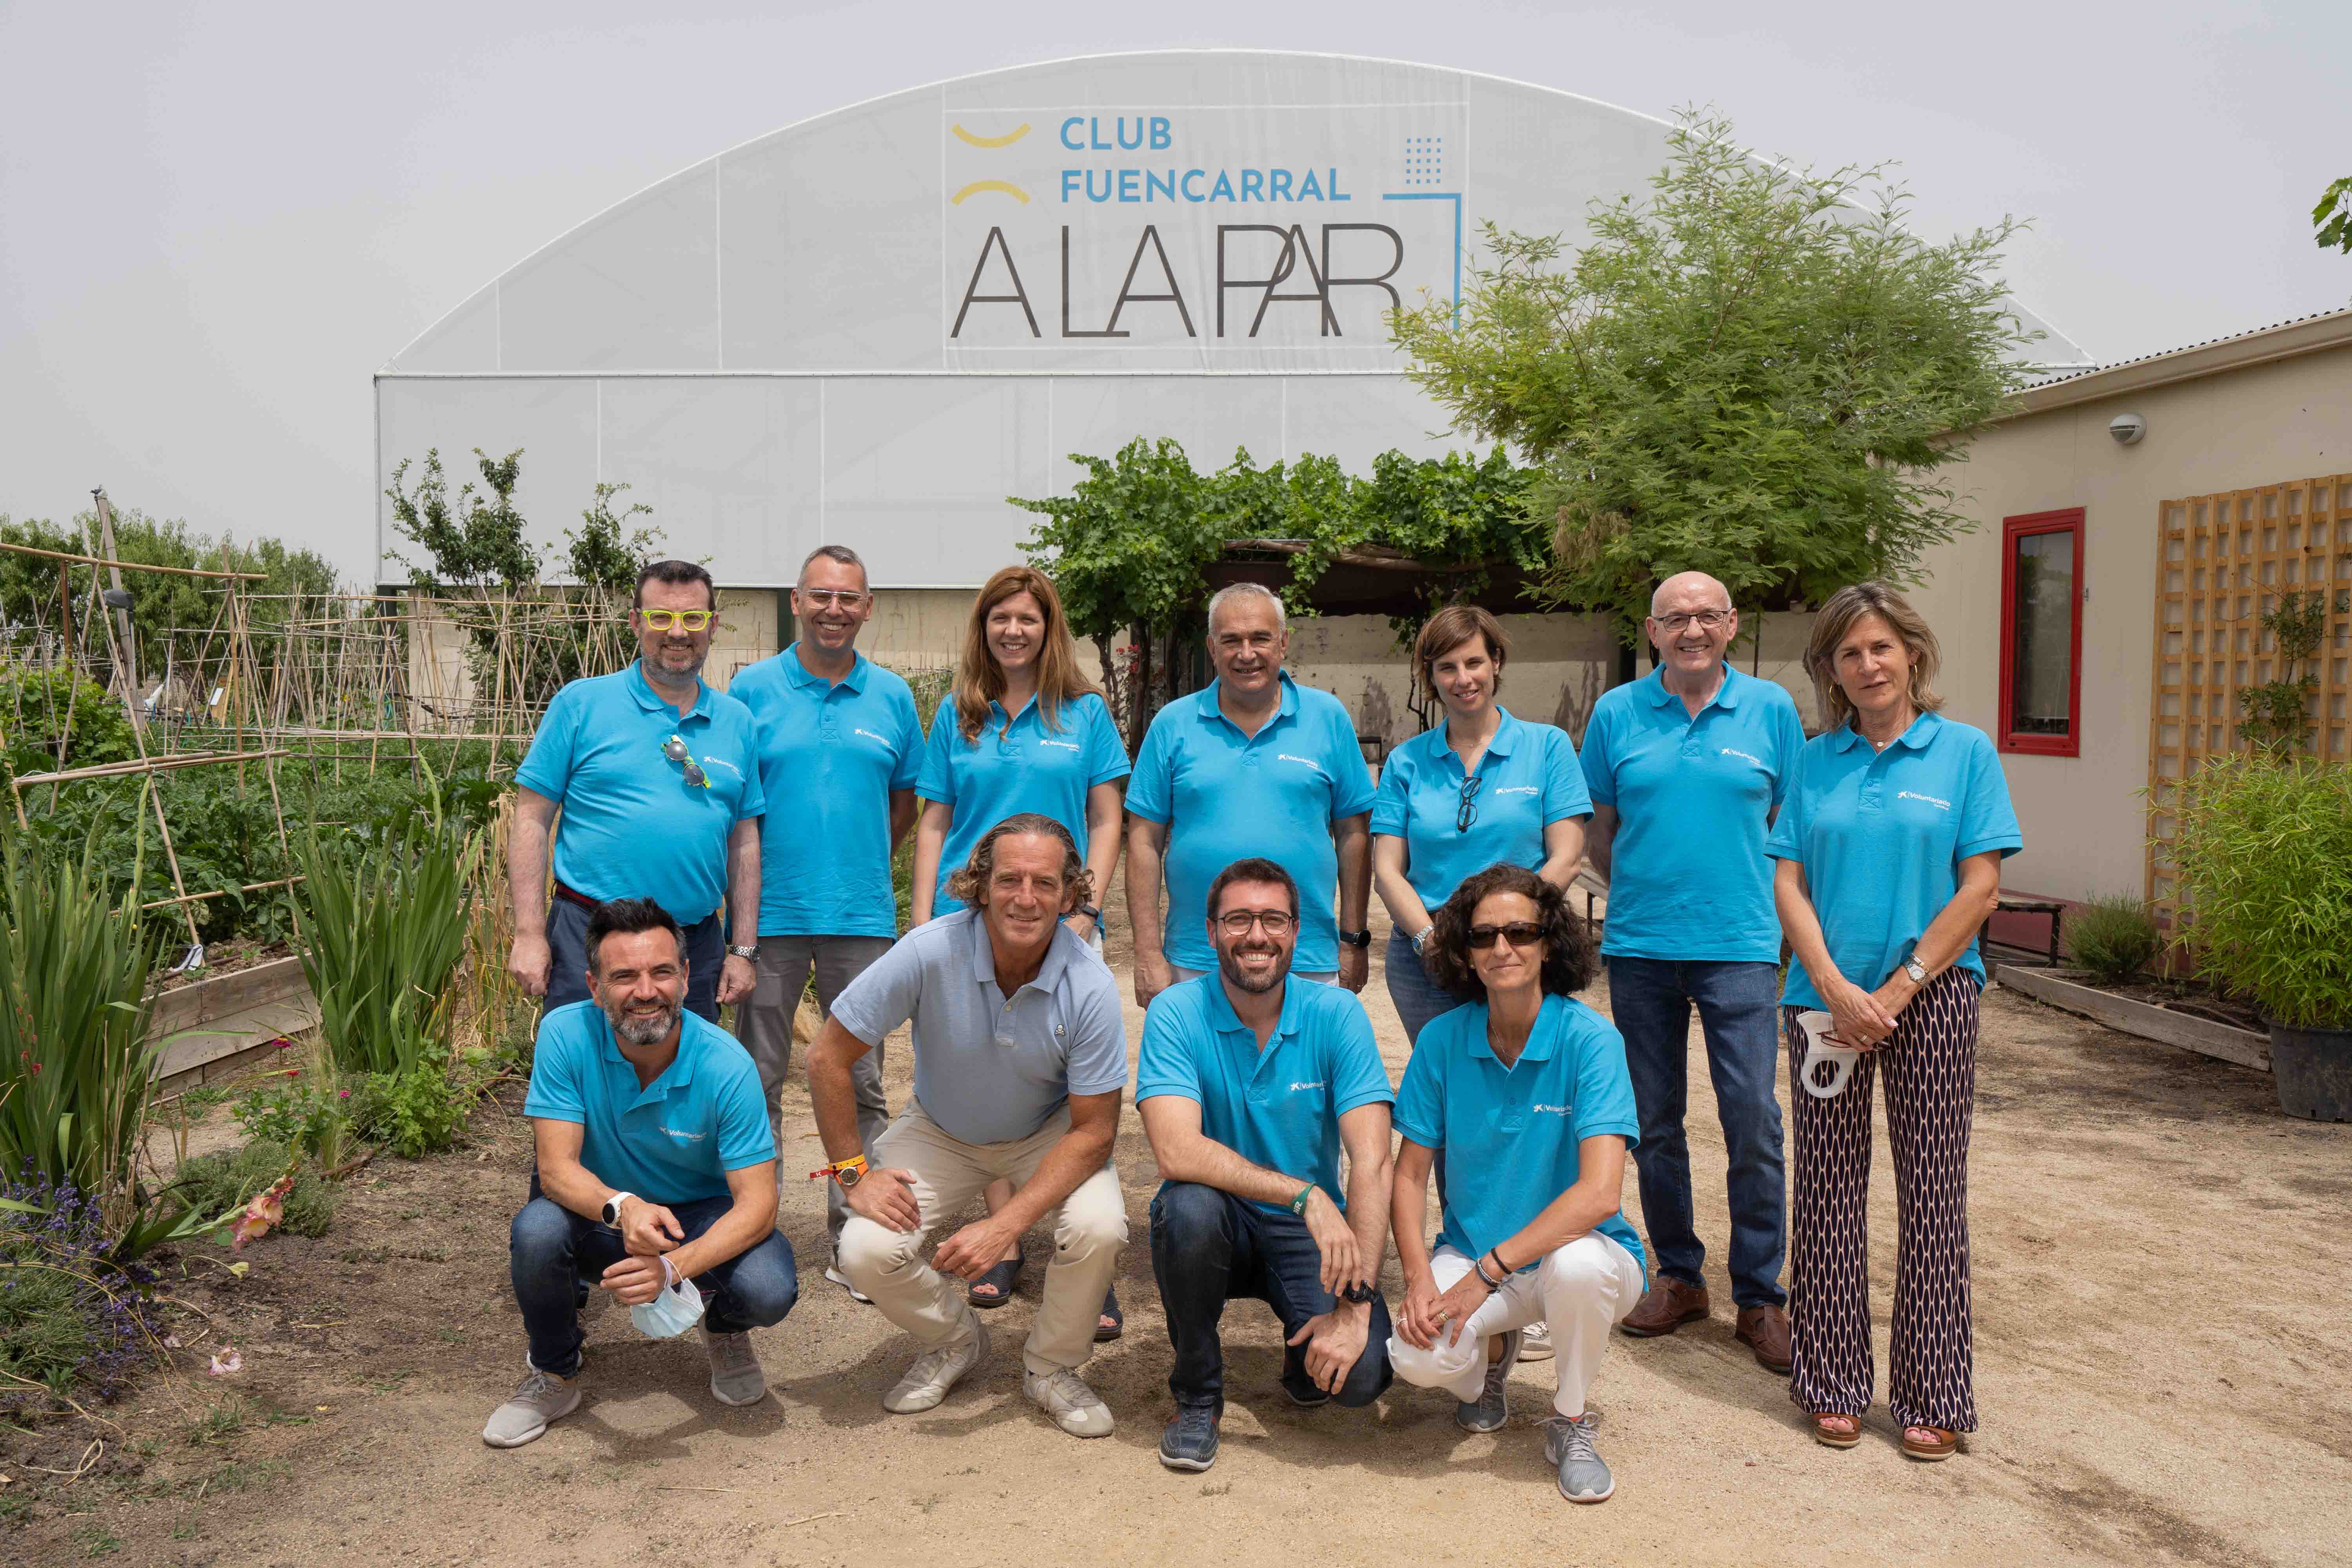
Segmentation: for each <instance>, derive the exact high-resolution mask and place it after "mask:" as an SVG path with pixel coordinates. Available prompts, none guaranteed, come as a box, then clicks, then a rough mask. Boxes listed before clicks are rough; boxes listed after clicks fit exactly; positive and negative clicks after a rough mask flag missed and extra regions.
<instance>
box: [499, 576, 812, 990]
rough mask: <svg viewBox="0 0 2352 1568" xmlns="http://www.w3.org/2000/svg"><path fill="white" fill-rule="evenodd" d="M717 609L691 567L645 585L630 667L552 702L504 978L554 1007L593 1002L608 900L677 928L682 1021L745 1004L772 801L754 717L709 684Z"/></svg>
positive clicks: (510, 868)
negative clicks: (661, 915) (766, 815)
mask: <svg viewBox="0 0 2352 1568" xmlns="http://www.w3.org/2000/svg"><path fill="white" fill-rule="evenodd" d="M717 605H718V593H717V590H716V589H715V588H714V587H713V586H712V585H711V582H710V574H709V573H708V572H706V571H704V570H703V569H702V568H701V567H699V566H698V565H696V564H694V563H692V562H690V561H656V562H655V563H653V564H651V565H650V566H647V567H646V569H645V570H644V571H642V572H640V573H638V574H637V591H636V600H635V607H634V608H633V609H631V610H630V612H629V626H630V627H631V629H632V630H634V631H635V633H636V634H637V650H638V657H637V660H636V662H635V664H632V665H630V666H629V668H626V669H624V670H620V671H618V672H616V673H614V674H612V675H600V676H596V677H594V678H593V679H586V680H575V681H572V682H571V683H570V684H569V685H567V686H565V687H564V689H562V690H561V691H559V692H557V693H556V694H555V700H554V701H552V702H551V703H549V704H548V705H547V712H546V714H545V715H544V716H543V717H542V718H541V720H540V722H539V730H538V731H537V733H535V734H533V735H532V736H531V741H530V753H529V754H528V755H526V756H525V757H524V758H523V762H522V766H521V767H520V769H519V770H517V772H516V773H515V784H516V785H517V788H516V791H515V795H516V804H515V820H514V828H513V832H512V835H511V837H509V841H508V848H507V877H508V880H509V882H510V883H511V884H512V887H513V890H514V924H515V940H514V950H513V952H511V953H510V954H509V956H508V959H507V970H508V972H509V973H511V974H513V975H514V977H515V978H516V979H517V980H519V981H520V982H521V983H522V985H523V989H525V990H526V991H528V992H530V994H532V995H534V996H544V997H545V998H546V999H547V1005H548V1006H549V1007H550V1008H555V1007H560V1006H562V1005H564V1004H565V1003H568V1002H578V1001H581V1000H583V999H584V998H585V997H586V996H587V995H588V949H587V935H588V917H589V916H590V915H591V914H593V913H594V912H595V910H596V908H597V906H598V905H600V904H603V903H604V902H606V901H607V900H613V899H651V900H653V901H654V902H655V903H657V904H659V905H660V906H661V907H662V908H663V909H664V910H667V911H668V912H669V915H670V917H671V918H672V919H673V920H675V921H677V923H678V925H679V926H680V927H681V928H683V929H684V931H685V932H686V960H687V991H686V1005H687V1008H688V1011H690V1012H693V1013H695V1014H697V1015H698V1016H701V1017H703V1018H706V1019H708V1020H709V1021H710V1022H712V1023H716V1022H718V1020H719V1008H720V1007H721V1006H722V1005H727V1004H730V1003H734V1002H740V1001H742V1000H743V999H744V998H746V997H748V996H749V995H751V985H752V980H753V975H754V966H755V964H756V963H757V960H758V958H759V952H760V949H759V934H758V933H759V929H760V817H761V814H762V813H763V812H765V811H766V810H767V802H766V797H765V795H764V794H763V793H762V791H761V787H760V765H759V743H758V739H757V727H756V726H755V725H754V724H753V723H752V721H751V710H749V709H747V708H745V707H744V706H743V704H741V703H740V702H738V701H737V700H735V699H733V698H732V697H730V696H728V695H727V694H726V693H725V692H723V691H717V690H713V689H711V688H710V687H709V686H706V685H704V684H703V681H702V661H703V660H704V659H705V658H709V654H710V631H711V627H712V626H713V625H715V624H716V622H717V619H718V617H717V615H716V606H717ZM558 810H561V811H562V814H563V816H562V826H560V827H559V826H557V824H556V813H557V812H558ZM551 836H552V837H553V840H554V846H555V879H554V882H553V884H552V892H553V897H552V899H551V900H550V901H548V902H546V903H542V902H541V894H542V889H549V888H550V883H549V881H548V843H549V839H550V837H551ZM722 906H723V907H722ZM728 931H732V932H733V940H734V942H736V943H737V944H739V945H734V946H728V945H726V944H727V942H728V935H727V932H728ZM722 948H723V949H724V953H723V956H722V952H721V950H722Z"/></svg>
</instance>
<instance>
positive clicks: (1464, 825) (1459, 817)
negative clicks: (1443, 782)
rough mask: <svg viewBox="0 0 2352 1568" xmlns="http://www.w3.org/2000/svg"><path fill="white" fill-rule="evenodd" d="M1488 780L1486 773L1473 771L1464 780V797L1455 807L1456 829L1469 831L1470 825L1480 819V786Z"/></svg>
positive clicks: (1463, 831)
mask: <svg viewBox="0 0 2352 1568" xmlns="http://www.w3.org/2000/svg"><path fill="white" fill-rule="evenodd" d="M1485 783H1486V775H1485V774H1484V773H1472V774H1471V775H1470V776H1469V777H1468V778H1465V779H1464V780H1463V781H1462V799H1461V801H1460V802H1459V803H1458V804H1457V805H1455V806H1454V832H1456V833H1467V832H1469V831H1470V825H1471V824H1472V823H1474V822H1475V821H1477V820H1478V800H1477V795H1478V786H1479V785H1480V784H1485Z"/></svg>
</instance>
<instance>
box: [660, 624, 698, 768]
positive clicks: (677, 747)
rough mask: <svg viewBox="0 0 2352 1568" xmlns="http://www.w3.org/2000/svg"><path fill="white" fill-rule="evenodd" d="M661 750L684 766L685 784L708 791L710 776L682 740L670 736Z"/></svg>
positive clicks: (670, 758) (671, 759)
mask: <svg viewBox="0 0 2352 1568" xmlns="http://www.w3.org/2000/svg"><path fill="white" fill-rule="evenodd" d="M685 613H686V614H688V615H691V614H693V613H694V612H693V611H691V610H689V611H687V612H685ZM661 750H662V755H663V756H665V757H667V758H668V759H669V760H670V761H671V762H673V763H685V764H686V782H687V783H688V784H692V785H694V786H695V787H696V788H698V789H709V787H710V775H709V773H704V772H703V771H702V764H701V763H698V762H696V761H695V760H694V757H693V754H692V753H691V752H688V751H687V749H686V742H684V741H683V740H681V739H680V738H678V737H677V736H676V735H672V736H671V737H670V738H669V739H668V740H667V741H664V742H662V748H661Z"/></svg>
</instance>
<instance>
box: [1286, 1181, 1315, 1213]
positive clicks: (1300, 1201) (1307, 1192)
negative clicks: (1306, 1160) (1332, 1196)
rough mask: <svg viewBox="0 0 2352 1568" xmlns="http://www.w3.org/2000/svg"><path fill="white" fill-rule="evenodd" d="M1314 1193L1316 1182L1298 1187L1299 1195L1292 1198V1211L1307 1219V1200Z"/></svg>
mask: <svg viewBox="0 0 2352 1568" xmlns="http://www.w3.org/2000/svg"><path fill="white" fill-rule="evenodd" d="M1314 1195H1315V1184H1314V1183H1312V1182H1309V1183H1307V1184H1306V1185H1305V1186H1303V1187H1301V1188H1299V1189H1298V1195H1297V1197H1295V1198H1293V1199H1291V1200H1290V1212H1291V1213H1292V1214H1295V1215H1297V1216H1298V1217H1299V1218H1301V1219H1305V1218H1306V1217H1307V1199H1308V1198H1311V1197H1313V1196H1314Z"/></svg>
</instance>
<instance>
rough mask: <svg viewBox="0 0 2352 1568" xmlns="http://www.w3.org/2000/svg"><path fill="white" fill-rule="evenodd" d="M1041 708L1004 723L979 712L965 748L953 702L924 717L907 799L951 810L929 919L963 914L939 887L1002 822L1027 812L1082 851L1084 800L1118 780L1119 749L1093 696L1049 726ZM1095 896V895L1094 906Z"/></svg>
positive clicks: (991, 712) (1122, 769)
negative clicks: (925, 733) (976, 729)
mask: <svg viewBox="0 0 2352 1568" xmlns="http://www.w3.org/2000/svg"><path fill="white" fill-rule="evenodd" d="M1043 707H1044V705H1043V704H1041V703H1040V702H1039V701H1038V700H1036V699H1035V698H1034V697H1033V698H1031V699H1030V700H1029V701H1028V703H1027V704H1026V705H1025V706H1024V707H1023V708H1022V710H1021V711H1020V712H1018V713H1016V714H1013V716H1012V717H1011V718H1010V719H1009V720H1008V719H1007V718H1006V716H1005V712H1004V705H1003V703H1001V702H991V703H990V704H989V705H988V722H987V723H986V724H985V725H983V726H982V728H981V731H980V734H979V736H978V737H977V738H975V739H973V740H970V741H967V740H965V739H964V738H963V731H962V730H961V728H960V726H959V724H958V721H957V715H956V705H955V703H954V702H953V700H949V701H946V702H942V703H940V710H939V711H938V712H936V713H934V714H932V715H931V738H930V743H929V745H927V746H925V747H924V749H923V771H922V773H921V776H920V777H919V778H918V779H917V780H916V781H915V793H916V794H917V795H921V796H922V797H923V798H924V799H925V800H936V801H938V802H940V804H941V805H947V806H950V807H952V808H953V809H954V812H955V819H954V821H953V822H951V823H950V825H949V826H948V838H947V843H946V844H944V845H943V846H941V847H940V885H939V891H938V893H937V894H936V895H935V896H934V897H933V898H932V900H931V912H932V913H933V914H935V915H943V914H947V913H950V911H952V910H960V909H961V908H963V905H962V903H961V901H959V900H956V899H953V898H950V897H949V895H948V879H949V878H950V877H951V876H953V875H955V873H957V872H958V871H961V870H962V869H963V868H964V863H965V862H966V861H968V860H970V859H971V849H972V846H973V845H975V844H977V843H979V842H980V837H981V835H982V834H983V833H986V832H987V831H988V830H989V829H990V828H992V827H993V826H996V825H997V824H998V823H1000V822H1002V821H1003V820H1004V819H1005V818H1006V817H1008V816H1019V815H1020V814H1021V813H1023V812H1024V811H1034V812H1036V813H1037V814H1039V815H1040V816H1050V817H1052V818H1053V819H1054V820H1055V821H1056V822H1058V823H1060V824H1061V825H1062V826H1065V827H1066V828H1068V829H1069V830H1070V841H1071V842H1072V843H1074V844H1076V846H1077V847H1078V853H1079V854H1081V855H1084V854H1085V853H1086V852H1087V791H1088V790H1090V789H1092V788H1094V787H1095V785H1097V784H1109V783H1110V782H1111V781H1112V780H1114V779H1123V778H1125V777H1127V775H1128V773H1129V765H1128V761H1127V743H1126V742H1123V741H1121V740H1120V739H1119V738H1118V725H1116V724H1113V723H1112V722H1111V721H1110V709H1109V707H1108V705H1107V704H1106V703H1105V702H1104V701H1103V700H1102V699H1101V698H1100V697H1098V696H1097V695H1096V694H1095V693H1094V692H1091V691H1089V692H1087V694H1086V695H1085V696H1083V697H1081V698H1079V699H1078V700H1076V702H1068V703H1065V704H1063V705H1062V709H1061V711H1060V712H1058V713H1056V714H1055V720H1056V721H1057V722H1056V723H1055V724H1053V725H1050V726H1049V725H1048V724H1047V723H1046V722H1045V714H1044V711H1043ZM1102 893H1103V889H1100V888H1097V889H1095V901H1096V902H1097V903H1100V902H1101V901H1102Z"/></svg>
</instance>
